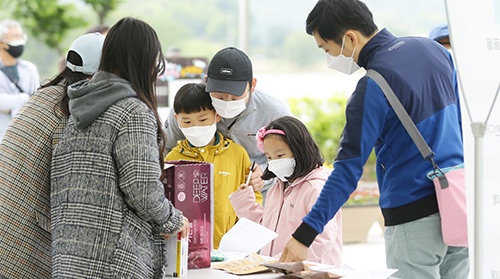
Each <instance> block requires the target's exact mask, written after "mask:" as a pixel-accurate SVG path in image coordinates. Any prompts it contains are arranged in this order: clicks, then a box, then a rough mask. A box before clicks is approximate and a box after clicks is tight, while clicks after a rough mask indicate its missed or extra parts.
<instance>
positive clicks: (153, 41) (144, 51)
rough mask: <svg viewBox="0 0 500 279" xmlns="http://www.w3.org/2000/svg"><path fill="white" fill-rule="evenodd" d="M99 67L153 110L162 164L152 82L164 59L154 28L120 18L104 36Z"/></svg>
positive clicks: (161, 141)
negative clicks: (120, 81) (122, 80)
mask: <svg viewBox="0 0 500 279" xmlns="http://www.w3.org/2000/svg"><path fill="white" fill-rule="evenodd" d="M99 70H101V71H105V72H109V73H113V74H115V75H118V76H119V77H121V78H123V79H126V80H128V81H129V82H130V85H131V86H132V88H133V89H134V91H135V92H136V93H137V96H138V97H139V99H140V100H141V101H143V102H144V103H145V104H146V105H147V106H148V107H149V108H150V109H151V110H153V112H154V114H155V118H156V122H157V125H158V143H159V145H160V162H161V164H162V168H163V162H164V160H163V156H162V154H163V149H164V145H165V134H164V133H163V129H162V124H161V120H160V116H159V114H158V100H157V97H156V92H155V82H156V79H157V77H158V75H159V74H162V73H163V72H164V70H165V59H164V58H163V53H162V51H161V44H160V40H159V39H158V35H157V34H156V32H155V30H154V29H153V28H152V27H151V26H150V25H148V24H147V23H146V22H144V21H142V20H139V19H135V18H132V17H124V18H122V19H120V20H119V21H118V22H117V23H115V24H114V25H113V26H112V27H111V29H110V30H109V33H108V34H107V35H106V38H105V39H104V45H103V47H102V56H101V63H100V65H99Z"/></svg>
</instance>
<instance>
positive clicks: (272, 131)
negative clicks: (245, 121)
mask: <svg viewBox="0 0 500 279" xmlns="http://www.w3.org/2000/svg"><path fill="white" fill-rule="evenodd" d="M269 134H277V135H283V136H286V134H285V132H283V131H282V130H278V129H269V130H266V127H262V128H260V129H259V131H258V132H257V135H255V138H256V139H257V148H258V149H259V150H260V151H261V152H262V153H264V137H265V136H267V135H269Z"/></svg>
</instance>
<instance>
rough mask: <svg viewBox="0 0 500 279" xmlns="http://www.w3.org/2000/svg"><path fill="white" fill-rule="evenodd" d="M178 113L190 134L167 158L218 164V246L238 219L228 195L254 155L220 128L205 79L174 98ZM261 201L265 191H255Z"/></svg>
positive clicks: (181, 125) (215, 189)
mask: <svg viewBox="0 0 500 279" xmlns="http://www.w3.org/2000/svg"><path fill="white" fill-rule="evenodd" d="M174 112H175V114H174V116H175V119H176V120H177V124H178V125H179V128H180V129H181V131H182V133H183V134H184V136H185V137H186V139H184V140H179V141H178V142H177V145H176V146H175V147H174V148H173V149H172V150H171V151H170V152H169V153H168V154H167V156H166V158H165V160H166V161H172V160H190V161H203V162H210V163H213V164H214V187H213V192H214V211H215V212H214V234H213V243H214V247H213V248H214V249H217V248H218V247H219V243H220V240H221V238H222V236H223V235H224V233H226V232H227V231H228V230H229V229H230V228H231V227H232V226H233V225H234V224H235V223H236V221H237V217H236V213H235V212H234V209H233V207H232V205H231V202H230V201H229V198H228V196H229V195H230V194H231V193H233V192H234V191H236V190H238V188H239V186H240V185H241V184H244V183H245V178H246V176H247V175H248V172H249V170H250V158H249V157H248V154H247V152H246V151H245V149H244V148H243V147H242V146H240V145H239V144H237V143H235V142H234V141H233V140H231V139H229V138H225V137H224V136H223V135H222V134H221V133H220V132H217V122H219V121H220V116H219V115H218V114H217V113H216V112H215V109H214V107H213V106H212V100H211V98H210V95H209V94H208V93H207V92H205V84H204V83H188V84H186V85H184V86H182V87H181V88H180V89H179V91H177V94H176V95H175V98H174ZM255 195H256V198H257V202H259V203H262V194H261V193H260V192H259V191H256V192H255Z"/></svg>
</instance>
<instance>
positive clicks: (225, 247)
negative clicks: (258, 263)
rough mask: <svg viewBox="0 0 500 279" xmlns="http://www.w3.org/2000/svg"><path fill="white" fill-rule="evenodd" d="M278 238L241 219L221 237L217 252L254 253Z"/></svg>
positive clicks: (266, 229) (258, 225)
mask: <svg viewBox="0 0 500 279" xmlns="http://www.w3.org/2000/svg"><path fill="white" fill-rule="evenodd" d="M277 236H278V234H277V233H275V232H274V231H272V230H270V229H268V228H266V227H264V226H262V225H260V224H257V223H255V222H253V221H250V220H248V219H246V218H241V219H240V220H239V221H238V222H237V223H236V225H234V226H233V227H232V228H231V229H230V230H229V231H228V232H227V233H225V234H224V235H223V236H222V239H221V241H220V244H219V250H220V251H225V252H243V253H256V252H257V251H259V250H260V249H262V247H264V246H265V245H266V244H268V243H269V242H271V241H272V240H273V239H275V238H276V237H277Z"/></svg>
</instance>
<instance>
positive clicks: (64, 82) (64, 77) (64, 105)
mask: <svg viewBox="0 0 500 279" xmlns="http://www.w3.org/2000/svg"><path fill="white" fill-rule="evenodd" d="M89 77H90V75H87V74H84V73H80V72H73V71H71V70H70V69H68V68H67V67H66V68H64V70H62V71H61V72H60V73H59V74H57V76H55V77H53V78H52V79H51V80H49V81H47V82H45V83H43V84H42V85H40V89H41V88H45V87H50V86H55V85H58V84H59V85H61V86H62V87H63V95H62V98H61V100H59V103H58V104H57V105H56V106H59V108H60V109H61V111H62V113H63V116H66V117H68V116H69V114H70V113H69V105H68V102H69V97H68V86H70V85H71V84H73V83H75V82H78V81H80V80H84V79H87V78H89ZM56 111H57V110H56V108H55V107H54V112H56ZM56 114H57V113H56Z"/></svg>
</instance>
